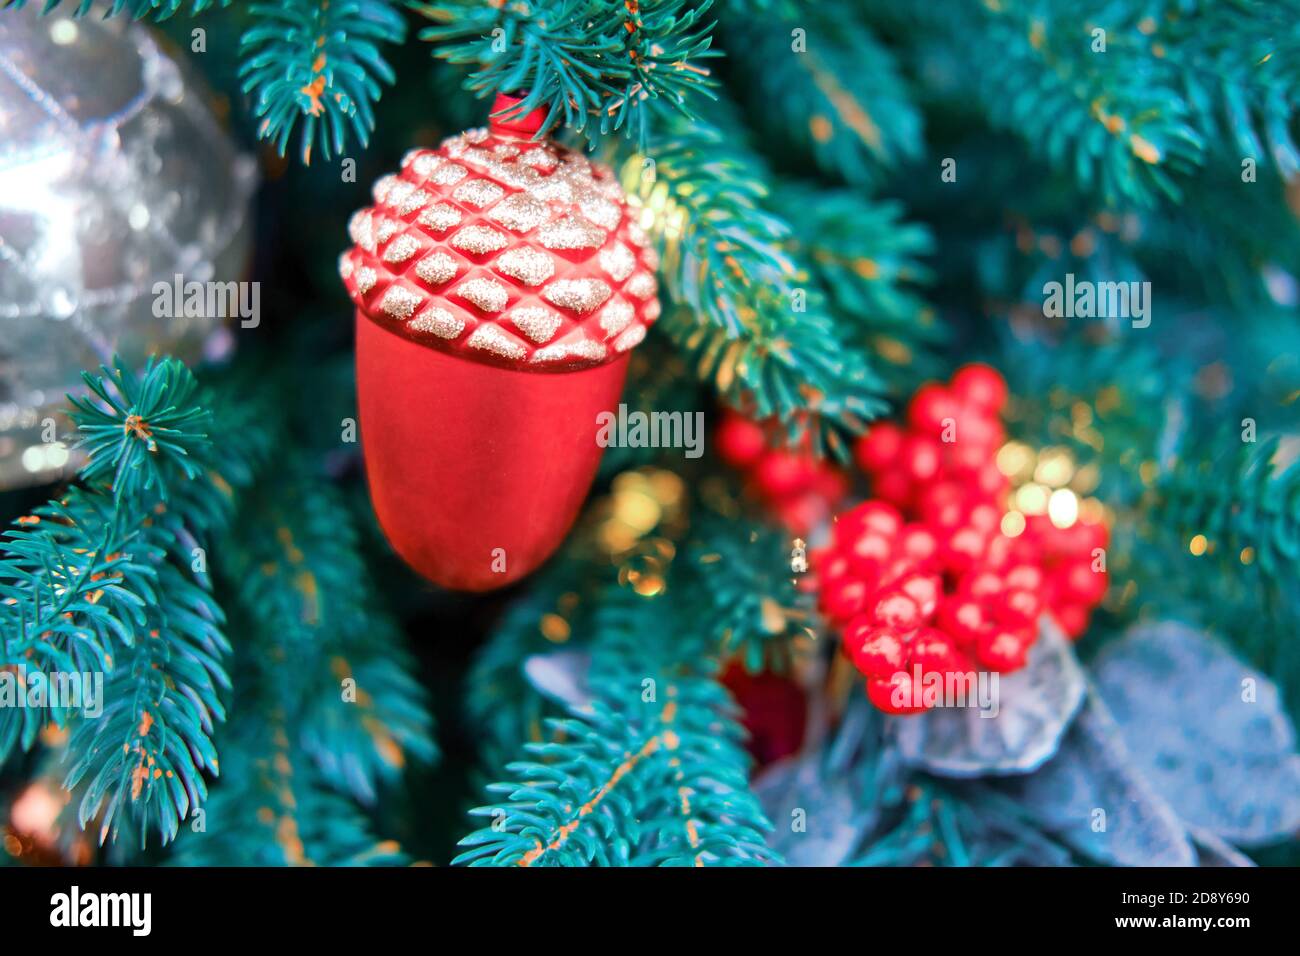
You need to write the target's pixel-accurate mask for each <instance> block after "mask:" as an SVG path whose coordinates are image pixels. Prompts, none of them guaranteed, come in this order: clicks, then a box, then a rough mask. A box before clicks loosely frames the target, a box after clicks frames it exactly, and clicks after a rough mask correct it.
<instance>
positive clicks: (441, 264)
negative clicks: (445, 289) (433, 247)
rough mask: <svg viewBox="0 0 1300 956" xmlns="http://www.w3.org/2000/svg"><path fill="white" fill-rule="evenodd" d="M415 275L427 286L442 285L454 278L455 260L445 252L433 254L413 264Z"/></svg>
mask: <svg viewBox="0 0 1300 956" xmlns="http://www.w3.org/2000/svg"><path fill="white" fill-rule="evenodd" d="M415 274H416V275H417V276H419V277H420V278H421V279H423V280H424V281H425V282H427V283H429V285H442V284H443V283H444V282H450V281H451V280H452V279H454V278H456V260H455V259H453V258H452V257H451V256H449V255H447V253H445V252H435V253H433V254H432V255H428V256H425V257H424V258H423V259H421V260H420V261H419V262H417V263H416V264H415Z"/></svg>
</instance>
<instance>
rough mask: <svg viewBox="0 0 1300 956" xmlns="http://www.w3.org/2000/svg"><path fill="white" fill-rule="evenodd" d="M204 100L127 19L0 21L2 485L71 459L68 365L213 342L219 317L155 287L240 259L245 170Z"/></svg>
mask: <svg viewBox="0 0 1300 956" xmlns="http://www.w3.org/2000/svg"><path fill="white" fill-rule="evenodd" d="M208 101H209V96H208V94H207V93H206V91H205V90H204V88H203V86H202V84H201V83H200V82H199V80H198V78H197V77H196V76H195V75H194V73H193V71H191V70H190V69H188V68H187V66H186V65H185V64H184V62H183V61H182V60H180V59H176V58H173V57H172V56H170V55H168V54H166V53H164V52H163V50H162V49H160V47H159V46H158V44H157V43H156V42H155V41H154V38H153V34H152V33H151V32H150V31H149V29H148V28H147V27H145V26H143V25H140V24H137V23H132V22H131V21H130V20H129V19H128V18H126V17H115V18H113V19H111V20H102V19H95V18H91V17H84V18H83V17H79V18H76V19H73V18H69V17H66V16H61V15H59V14H58V13H51V14H50V15H48V16H41V15H40V5H39V4H29V5H28V6H26V7H24V8H21V9H10V10H5V11H4V15H3V16H0V489H6V488H14V487H19V486H22V485H28V484H36V483H39V482H43V481H50V480H54V479H56V478H58V477H59V476H60V475H61V474H63V473H64V472H65V470H72V469H75V467H76V465H77V462H76V461H75V460H73V459H72V458H70V454H71V453H70V451H69V449H68V446H67V445H66V444H64V442H63V440H62V439H63V438H64V436H65V435H66V433H67V430H68V428H69V427H70V426H69V425H68V424H67V422H66V421H65V420H64V419H63V417H62V412H61V411H60V409H61V408H62V407H63V406H64V405H65V404H66V399H65V397H64V396H65V394H66V393H68V392H73V393H74V394H76V393H81V392H83V391H84V385H83V384H82V382H81V378H80V372H81V370H82V369H86V368H89V369H93V368H95V367H97V366H98V365H100V364H101V363H108V362H109V361H110V360H111V359H112V357H113V355H114V353H115V352H116V353H120V354H121V355H122V357H123V358H124V359H125V360H126V361H127V362H128V363H130V364H135V363H138V362H141V361H142V360H143V358H144V356H145V355H147V354H150V353H155V352H166V353H169V354H172V355H176V356H179V357H180V358H182V359H186V360H193V359H196V358H198V357H200V356H201V355H203V354H205V353H206V354H209V355H211V354H213V353H219V352H220V351H222V350H223V349H225V348H226V347H228V345H229V342H230V336H229V333H228V332H226V331H225V327H224V324H223V322H222V318H223V316H222V315H220V314H217V313H216V312H212V311H208V310H206V308H205V309H203V310H196V309H193V308H190V309H186V308H181V309H179V310H178V309H176V308H175V307H174V306H175V297H173V296H171V295H168V297H167V300H166V301H165V302H160V300H159V298H158V297H157V296H156V295H155V285H156V284H157V283H163V284H165V286H166V287H167V289H169V290H171V289H173V288H174V286H175V282H176V279H177V277H178V276H180V277H181V278H182V281H183V282H191V281H195V282H203V283H207V282H222V283H224V282H226V281H227V280H231V281H233V280H238V279H240V278H241V273H242V271H243V269H244V267H245V265H246V263H247V261H248V251H249V245H250V241H249V240H250V236H249V230H248V228H247V224H248V208H249V201H250V199H251V197H252V191H253V187H254V185H255V180H256V175H255V167H254V164H253V161H252V159H251V158H249V157H247V156H242V155H240V154H239V153H238V152H237V151H236V149H235V147H234V146H233V145H232V143H231V141H230V140H229V138H228V137H227V136H226V134H225V133H224V131H223V130H222V128H221V126H220V124H219V123H218V122H217V120H216V117H215V116H214V114H213V112H212V110H211V108H210V106H209V102H208ZM205 301H206V297H205ZM226 317H229V316H228V315H227V316H226Z"/></svg>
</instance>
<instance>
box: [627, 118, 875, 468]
mask: <svg viewBox="0 0 1300 956" xmlns="http://www.w3.org/2000/svg"><path fill="white" fill-rule="evenodd" d="M709 119H710V120H717V121H718V122H716V123H714V122H705V121H703V120H700V121H694V122H690V123H687V122H684V121H682V122H677V121H672V122H669V123H667V124H666V127H667V128H666V129H665V131H664V133H663V134H661V135H660V136H658V137H656V139H655V141H654V142H653V144H652V150H651V154H652V157H653V162H651V161H649V160H647V159H646V158H644V157H642V156H633V157H631V158H630V159H629V160H627V161H626V162H625V163H624V164H623V181H624V187H625V189H626V190H627V193H628V197H629V202H631V203H632V204H633V206H635V207H640V208H641V209H642V210H643V212H642V217H641V218H642V221H643V222H646V223H648V226H649V229H650V232H651V233H652V235H653V236H654V238H656V239H657V240H658V242H659V245H660V247H661V250H662V259H663V267H662V269H661V273H660V274H661V277H662V279H663V291H664V292H665V293H666V297H667V298H668V300H669V301H668V304H667V307H666V309H665V313H664V316H663V318H662V319H661V320H660V322H659V324H658V328H659V329H660V331H661V333H663V334H666V335H667V336H668V337H669V339H670V340H671V341H673V342H674V344H675V345H677V347H678V348H679V349H680V350H681V351H682V352H683V353H684V354H685V355H687V357H688V359H689V361H690V362H691V364H693V365H694V366H695V368H696V374H697V375H698V376H699V377H700V378H702V379H705V380H708V381H711V382H712V383H713V384H714V386H715V388H717V390H718V391H719V393H720V394H722V395H723V397H724V398H725V399H726V400H727V401H728V402H729V403H730V404H733V405H736V406H738V407H744V408H747V409H749V410H750V411H751V412H752V413H753V414H754V415H755V416H756V417H760V418H767V417H771V416H776V417H778V418H780V419H781V420H782V421H784V422H785V423H786V425H787V428H788V430H789V432H790V436H791V438H792V440H797V439H798V438H799V437H801V436H802V435H803V433H804V432H805V431H806V430H807V429H808V428H809V427H812V429H813V436H812V437H813V447H814V448H815V450H816V451H818V452H819V453H821V452H822V451H823V450H824V449H825V448H826V447H827V446H829V448H830V449H831V451H833V452H835V453H836V454H845V453H846V448H847V446H846V444H845V442H844V439H843V436H842V435H841V434H840V432H841V431H843V432H848V433H853V432H856V431H860V430H861V428H862V427H864V425H865V422H866V421H867V420H869V419H870V418H872V417H874V416H875V415H876V414H878V413H879V412H880V411H881V410H882V409H883V408H884V403H883V402H882V401H881V399H880V397H879V395H880V392H881V391H882V390H883V389H884V383H883V381H882V380H881V379H880V378H879V376H878V375H877V373H876V372H875V371H874V369H873V363H872V361H871V359H870V357H869V356H868V355H867V354H866V352H865V351H864V350H863V349H862V348H861V347H860V346H859V345H858V343H856V342H854V341H853V340H852V339H851V337H850V336H849V335H848V334H847V332H846V330H845V329H844V328H843V326H842V324H841V323H838V322H836V321H835V319H834V318H833V317H832V315H831V314H830V311H829V309H828V303H827V301H826V296H825V293H824V291H823V290H822V289H821V288H820V286H819V285H818V284H817V282H816V281H815V278H814V277H813V275H812V274H811V272H810V270H809V268H808V267H807V266H806V264H805V263H804V262H802V261H801V260H800V259H799V258H798V257H797V256H795V255H793V254H792V252H791V248H790V246H791V243H792V230H791V228H790V226H789V224H788V223H786V222H785V221H784V220H783V219H782V218H781V217H780V216H778V215H775V214H774V213H773V212H772V211H771V209H770V201H769V198H768V192H767V186H766V183H767V182H768V181H769V179H770V173H769V171H768V170H767V168H766V166H765V164H764V163H763V161H762V160H761V158H760V157H758V156H757V155H756V154H755V153H754V152H752V151H751V150H750V149H749V148H748V147H747V146H745V145H744V143H743V134H741V133H740V132H739V129H738V124H737V122H736V118H735V116H734V114H733V113H732V112H731V110H730V108H729V106H727V105H726V104H719V105H717V106H716V107H715V108H713V109H711V110H710V111H709ZM810 413H811V414H810ZM826 426H831V427H829V428H828V427H826Z"/></svg>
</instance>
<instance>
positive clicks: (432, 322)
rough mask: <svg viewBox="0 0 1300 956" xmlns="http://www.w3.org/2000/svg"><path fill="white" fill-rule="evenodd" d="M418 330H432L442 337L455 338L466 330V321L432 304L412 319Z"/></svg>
mask: <svg viewBox="0 0 1300 956" xmlns="http://www.w3.org/2000/svg"><path fill="white" fill-rule="evenodd" d="M411 328H413V329H415V330H416V331H417V332H431V333H432V334H434V335H436V336H438V337H439V338H442V339H454V338H455V337H456V336H458V335H460V333H461V332H464V331H465V322H464V320H462V319H458V318H456V316H454V315H452V314H451V313H450V312H448V311H447V310H446V309H444V308H442V307H441V306H437V305H431V306H429V307H428V308H427V309H425V310H424V311H423V312H421V313H420V314H419V315H417V316H416V317H415V318H413V319H412V320H411Z"/></svg>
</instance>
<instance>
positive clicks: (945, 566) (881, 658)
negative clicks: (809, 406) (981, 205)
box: [814, 365, 1106, 713]
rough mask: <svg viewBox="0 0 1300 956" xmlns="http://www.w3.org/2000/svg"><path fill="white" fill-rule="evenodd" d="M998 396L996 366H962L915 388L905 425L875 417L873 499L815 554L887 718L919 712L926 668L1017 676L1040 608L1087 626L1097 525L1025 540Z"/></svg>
mask: <svg viewBox="0 0 1300 956" xmlns="http://www.w3.org/2000/svg"><path fill="white" fill-rule="evenodd" d="M1006 394H1007V393H1006V385H1005V383H1004V382H1003V380H1002V376H1001V375H1000V374H999V373H998V372H997V371H995V370H994V369H991V368H989V367H987V366H983V365H969V366H966V367H964V368H962V369H960V370H958V372H957V373H956V374H955V375H954V376H953V379H952V380H951V381H950V382H949V383H948V384H947V385H941V384H937V383H932V384H929V385H926V386H923V387H922V388H921V389H920V390H918V391H917V393H916V395H915V396H914V397H913V399H912V401H911V403H910V404H909V405H908V409H907V424H906V426H901V425H899V424H896V423H893V422H880V423H877V424H875V425H873V426H872V427H871V429H869V430H868V431H867V432H866V434H864V435H863V436H862V438H861V439H859V441H858V443H857V445H856V447H855V449H854V456H855V458H856V460H857V462H858V464H859V465H860V466H861V467H862V469H863V470H864V471H865V472H867V474H868V475H869V476H870V478H871V484H872V489H873V491H874V493H875V495H876V497H875V498H873V499H872V500H870V501H866V502H863V503H862V504H859V505H858V506H856V507H855V508H853V509H852V510H850V511H849V512H847V513H845V514H843V515H841V516H840V517H839V518H838V519H837V520H836V523H835V526H834V530H833V535H832V541H831V544H830V546H829V547H828V548H826V549H824V550H823V551H821V552H819V553H818V554H816V555H815V556H814V558H815V560H814V565H815V570H816V575H817V576H816V586H817V588H818V592H819V603H820V607H821V610H822V612H823V614H825V615H826V617H827V618H828V619H829V620H830V621H831V623H832V625H833V626H834V627H835V628H836V629H837V630H838V631H839V632H840V634H841V635H842V637H843V647H844V651H845V653H846V654H848V655H849V657H850V658H851V659H852V660H853V662H854V664H855V665H856V666H857V668H858V669H859V670H860V671H861V672H862V673H863V674H864V675H865V676H866V677H867V696H868V697H869V698H870V699H871V701H872V702H873V703H874V704H875V705H876V706H877V707H879V708H880V709H881V710H884V711H886V712H889V713H916V712H919V711H922V710H925V709H927V708H928V706H930V705H929V704H928V703H926V697H925V695H924V693H923V692H922V686H921V685H922V684H924V683H926V682H927V680H928V676H929V675H931V674H935V675H938V676H940V677H943V676H945V675H951V674H965V673H969V672H971V671H974V670H978V669H985V670H992V671H997V672H1000V673H1010V672H1013V671H1017V670H1020V669H1021V668H1023V667H1024V666H1025V664H1026V661H1027V659H1028V654H1029V649H1030V648H1031V647H1032V646H1033V645H1034V643H1035V641H1037V639H1038V635H1039V619H1040V617H1041V616H1042V614H1043V613H1044V612H1045V611H1048V610H1052V609H1053V607H1052V605H1051V604H1050V603H1049V601H1052V600H1055V601H1057V602H1058V603H1059V605H1060V606H1062V607H1068V608H1070V609H1071V611H1070V612H1069V613H1073V609H1076V608H1077V609H1079V611H1078V613H1080V614H1082V615H1083V619H1084V620H1085V621H1086V615H1087V613H1088V612H1089V611H1090V610H1091V606H1092V605H1094V604H1095V603H1097V601H1099V600H1100V599H1101V596H1102V594H1103V593H1104V592H1105V589H1106V579H1105V575H1104V571H1103V572H1101V573H1094V572H1093V570H1092V568H1091V567H1090V566H1089V565H1087V564H1081V563H1080V562H1079V560H1078V557H1079V555H1078V554H1076V553H1075V552H1076V551H1077V550H1078V549H1079V548H1081V547H1089V548H1090V547H1091V546H1092V545H1093V544H1094V543H1095V542H1098V541H1102V540H1104V531H1103V532H1102V535H1101V536H1099V535H1098V533H1097V532H1096V530H1095V529H1093V528H1092V527H1091V526H1080V528H1079V529H1078V530H1076V531H1074V532H1072V533H1071V534H1070V536H1069V538H1068V542H1069V548H1068V549H1066V545H1065V544H1063V543H1061V542H1059V541H1057V539H1056V538H1055V537H1053V536H1052V535H1050V534H1049V533H1048V531H1047V529H1044V528H1043V527H1042V526H1041V525H1035V529H1034V531H1033V532H1032V533H1026V521H1025V517H1024V515H1023V514H1021V513H1020V512H1018V511H1015V510H1009V508H1008V502H1009V500H1010V501H1013V502H1014V501H1016V500H1018V493H1017V496H1011V494H1010V492H1011V482H1010V480H1009V478H1008V475H1007V474H1005V473H1004V470H1003V468H1002V467H1001V466H1000V465H999V458H1004V459H1005V457H1006V456H1004V455H1000V450H1001V449H1003V448H1005V447H1006V441H1005V434H1004V430H1003V426H1002V422H1001V419H1000V414H1001V411H1002V408H1003V406H1004V404H1005V402H1006ZM1003 464H1005V461H1004V462H1003ZM1058 517H1062V516H1058ZM1056 530H1060V529H1059V528H1058V529H1056ZM1084 574H1086V575H1087V579H1086V580H1085V579H1084V577H1083V575H1084ZM1062 575H1065V577H1062ZM1071 634H1072V636H1077V634H1078V631H1071Z"/></svg>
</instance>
